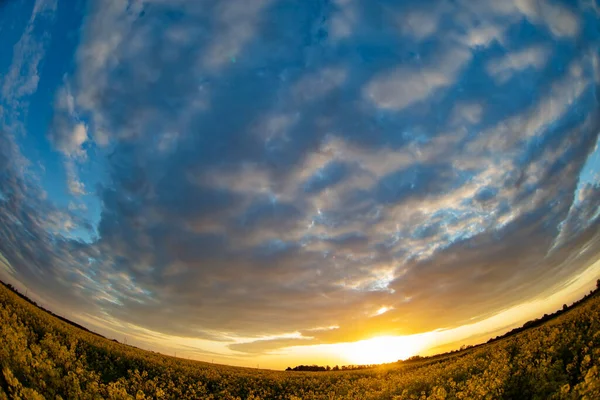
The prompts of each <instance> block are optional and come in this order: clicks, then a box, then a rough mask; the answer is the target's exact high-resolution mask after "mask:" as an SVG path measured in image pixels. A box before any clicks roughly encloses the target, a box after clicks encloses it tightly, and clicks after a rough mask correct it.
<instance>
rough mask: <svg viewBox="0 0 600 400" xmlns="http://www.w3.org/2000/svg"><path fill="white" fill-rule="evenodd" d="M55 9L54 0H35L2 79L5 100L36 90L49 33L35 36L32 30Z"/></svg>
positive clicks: (11, 100)
mask: <svg viewBox="0 0 600 400" xmlns="http://www.w3.org/2000/svg"><path fill="white" fill-rule="evenodd" d="M55 10H56V0H37V1H36V3H35V5H34V7H33V11H32V13H31V16H30V18H29V22H28V23H27V26H26V27H25V31H24V32H23V35H21V38H20V39H19V41H18V42H17V43H16V44H15V46H14V48H13V57H12V63H11V66H10V69H9V71H8V73H7V74H6V75H5V76H4V79H3V80H2V96H3V98H4V100H5V101H7V103H9V104H11V103H13V102H14V101H17V100H19V99H21V98H23V97H25V96H29V95H31V94H33V93H35V91H36V90H37V87H38V83H39V80H40V76H39V71H38V68H39V64H40V62H41V61H42V59H43V58H44V55H45V53H46V46H47V44H48V38H49V37H48V36H47V35H42V36H36V35H34V34H33V31H34V29H35V28H36V26H37V24H38V23H39V22H40V21H44V20H49V19H52V18H53V16H54V12H55ZM12 106H13V107H16V106H17V105H16V104H12Z"/></svg>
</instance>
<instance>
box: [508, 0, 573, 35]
mask: <svg viewBox="0 0 600 400" xmlns="http://www.w3.org/2000/svg"><path fill="white" fill-rule="evenodd" d="M514 4H515V6H516V7H517V9H518V10H519V11H520V12H522V13H523V14H525V15H526V16H527V17H528V18H529V19H531V20H532V21H533V22H542V23H545V24H546V25H547V26H548V29H549V30H550V31H551V32H552V33H553V34H554V35H555V36H558V37H563V36H568V37H574V36H577V35H578V34H579V19H578V18H577V16H576V15H575V14H573V13H572V12H571V11H570V10H569V9H567V8H566V7H563V6H561V5H559V4H557V3H554V2H551V1H549V0H514Z"/></svg>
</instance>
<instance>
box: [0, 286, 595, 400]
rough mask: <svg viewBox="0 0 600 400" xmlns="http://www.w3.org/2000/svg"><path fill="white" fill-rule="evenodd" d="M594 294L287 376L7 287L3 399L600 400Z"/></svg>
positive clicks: (1, 321)
mask: <svg viewBox="0 0 600 400" xmlns="http://www.w3.org/2000/svg"><path fill="white" fill-rule="evenodd" d="M597 292H598V291H596V292H595V293H594V295H592V296H589V297H588V299H587V300H586V301H584V302H582V303H581V304H579V305H578V306H576V307H574V308H572V309H570V310H568V311H566V312H564V313H562V314H561V315H557V316H555V317H554V318H552V319H549V320H548V321H546V322H545V323H543V324H542V325H540V326H536V327H532V328H530V329H527V330H524V331H521V332H518V333H516V334H513V335H511V336H509V337H507V338H504V339H501V340H496V341H494V342H492V343H488V344H484V345H481V346H476V347H471V348H469V349H465V350H463V351H460V352H455V353H452V354H446V355H444V356H443V357H440V356H438V357H429V358H417V357H415V358H414V359H413V360H412V361H409V362H400V363H394V364H388V365H384V366H379V367H375V368H370V369H362V370H348V371H338V372H294V371H290V372H284V371H267V370H258V369H248V368H237V367H227V366H220V365H212V364H208V363H202V362H197V361H189V360H183V359H177V358H173V357H168V356H164V355H160V354H156V353H153V352H149V351H144V350H140V349H137V348H134V347H132V346H127V345H124V344H120V343H116V342H114V341H111V340H108V339H106V338H103V337H100V336H98V335H94V334H92V333H90V332H86V331H84V330H81V329H79V328H77V327H76V326H73V325H70V324H67V323H66V322H64V321H61V320H59V319H57V318H55V317H53V316H51V315H49V314H48V313H46V312H44V311H43V310H41V309H39V308H38V307H35V306H34V305H33V304H30V303H28V302H27V301H25V300H24V299H22V298H20V297H19V296H17V295H16V294H15V293H13V292H11V291H10V290H8V289H7V288H5V287H3V286H0V368H1V373H0V399H8V398H14V399H43V398H48V399H104V398H106V399H148V398H157V399H290V400H292V399H296V400H297V399H338V398H348V399H590V400H591V399H599V398H600V376H599V364H600V296H598V295H597Z"/></svg>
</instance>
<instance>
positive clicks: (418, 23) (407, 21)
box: [398, 10, 441, 40]
mask: <svg viewBox="0 0 600 400" xmlns="http://www.w3.org/2000/svg"><path fill="white" fill-rule="evenodd" d="M440 17H441V15H440V13H439V12H436V11H433V12H432V11H429V12H427V11H424V10H423V11H420V10H419V11H409V12H407V13H403V14H402V15H401V16H400V17H399V18H398V24H399V25H400V30H401V32H402V33H404V34H405V35H409V36H412V37H414V38H415V39H419V40H422V39H425V38H427V37H429V36H431V35H433V34H434V33H435V32H436V31H437V29H438V23H439V18H440Z"/></svg>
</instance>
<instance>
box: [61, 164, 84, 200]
mask: <svg viewBox="0 0 600 400" xmlns="http://www.w3.org/2000/svg"><path fill="white" fill-rule="evenodd" d="M64 166H65V172H66V174H67V189H68V190H69V193H71V194H72V195H74V196H82V195H85V194H87V193H86V191H85V185H84V183H83V182H81V181H80V180H79V176H78V173H77V166H76V165H75V163H74V161H73V160H66V161H65V163H64Z"/></svg>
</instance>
